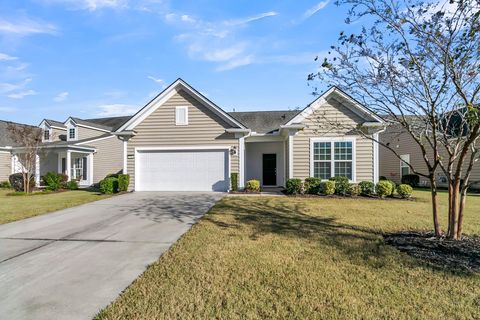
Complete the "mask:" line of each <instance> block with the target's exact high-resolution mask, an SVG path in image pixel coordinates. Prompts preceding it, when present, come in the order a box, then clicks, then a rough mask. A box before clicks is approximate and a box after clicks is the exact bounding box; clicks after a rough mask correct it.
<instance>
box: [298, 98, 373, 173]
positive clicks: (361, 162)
mask: <svg viewBox="0 0 480 320" xmlns="http://www.w3.org/2000/svg"><path fill="white" fill-rule="evenodd" d="M363 122H365V120H364V119H363V118H361V117H360V116H358V115H357V114H355V113H354V112H353V111H351V110H350V109H349V108H348V107H346V106H344V105H342V104H341V103H339V102H338V101H336V100H335V99H333V98H332V99H330V100H328V101H327V102H326V103H325V104H324V105H322V106H321V107H320V108H318V109H317V110H316V111H315V112H314V113H313V114H312V115H310V116H309V117H308V118H307V119H305V120H304V121H303V124H304V125H305V129H303V130H301V131H299V132H298V133H297V134H296V135H295V136H294V137H293V176H294V177H295V178H300V179H305V178H307V177H309V176H310V175H311V174H310V139H311V138H326V137H332V138H338V137H347V136H348V137H355V138H356V150H355V152H356V167H355V172H356V180H357V182H359V181H363V180H368V181H373V178H374V177H373V171H374V170H373V141H372V140H370V139H367V138H365V137H363V136H360V135H350V134H349V132H348V131H350V130H351V129H348V128H354V127H355V126H356V125H357V124H361V123H363ZM331 123H341V124H342V126H343V127H345V129H344V130H342V129H341V128H336V129H334V130H332V128H331V127H332V125H331ZM342 126H340V127H342ZM312 174H313V173H312Z"/></svg>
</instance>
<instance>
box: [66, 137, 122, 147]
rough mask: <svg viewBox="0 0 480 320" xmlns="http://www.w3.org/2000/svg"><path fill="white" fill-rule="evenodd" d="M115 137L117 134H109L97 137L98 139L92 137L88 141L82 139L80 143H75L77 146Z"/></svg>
mask: <svg viewBox="0 0 480 320" xmlns="http://www.w3.org/2000/svg"><path fill="white" fill-rule="evenodd" d="M113 137H115V136H114V135H111V136H108V137H101V138H96V139H92V140H88V141H82V142H80V143H75V144H74V145H75V146H81V145H82V144H89V143H92V142H96V141H102V140H105V139H110V138H113Z"/></svg>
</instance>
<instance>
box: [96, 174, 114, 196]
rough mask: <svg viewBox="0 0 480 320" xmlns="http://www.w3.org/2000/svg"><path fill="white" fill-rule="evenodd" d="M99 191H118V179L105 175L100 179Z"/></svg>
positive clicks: (107, 192) (108, 192)
mask: <svg viewBox="0 0 480 320" xmlns="http://www.w3.org/2000/svg"><path fill="white" fill-rule="evenodd" d="M100 192H101V193H105V194H113V193H117V192H118V179H117V178H114V177H107V178H105V179H103V180H102V181H100Z"/></svg>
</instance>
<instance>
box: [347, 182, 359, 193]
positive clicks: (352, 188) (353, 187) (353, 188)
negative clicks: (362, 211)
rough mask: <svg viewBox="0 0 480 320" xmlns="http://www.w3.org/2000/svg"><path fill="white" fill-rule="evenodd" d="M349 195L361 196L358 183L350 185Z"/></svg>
mask: <svg viewBox="0 0 480 320" xmlns="http://www.w3.org/2000/svg"><path fill="white" fill-rule="evenodd" d="M348 194H349V195H351V196H358V195H359V194H360V186H359V185H358V184H356V183H350V186H349V188H348Z"/></svg>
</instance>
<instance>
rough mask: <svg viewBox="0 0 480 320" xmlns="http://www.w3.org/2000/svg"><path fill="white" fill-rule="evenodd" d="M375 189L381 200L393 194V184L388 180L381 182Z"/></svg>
mask: <svg viewBox="0 0 480 320" xmlns="http://www.w3.org/2000/svg"><path fill="white" fill-rule="evenodd" d="M375 189H376V192H377V195H378V196H379V197H380V198H385V197H388V196H390V195H391V194H392V192H393V190H392V184H391V183H390V182H388V181H386V180H383V181H379V182H378V183H377V186H376V188H375Z"/></svg>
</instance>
